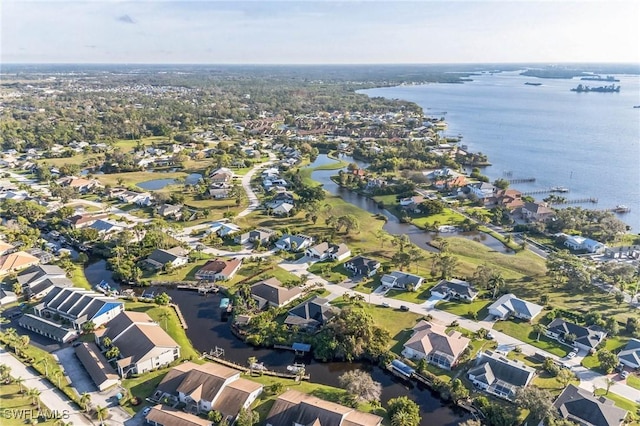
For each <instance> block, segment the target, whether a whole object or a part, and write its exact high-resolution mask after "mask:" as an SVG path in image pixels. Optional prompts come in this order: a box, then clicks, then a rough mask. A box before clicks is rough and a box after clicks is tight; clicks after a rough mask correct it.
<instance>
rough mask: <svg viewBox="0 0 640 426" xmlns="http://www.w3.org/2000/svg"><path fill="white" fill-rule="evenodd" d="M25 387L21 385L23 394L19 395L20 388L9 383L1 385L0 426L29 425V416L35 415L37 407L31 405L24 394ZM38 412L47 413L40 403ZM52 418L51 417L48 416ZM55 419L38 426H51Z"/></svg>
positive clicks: (41, 422)
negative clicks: (0, 425)
mask: <svg viewBox="0 0 640 426" xmlns="http://www.w3.org/2000/svg"><path fill="white" fill-rule="evenodd" d="M26 388H27V387H26V386H25V385H22V390H23V393H20V386H19V385H17V384H15V383H11V384H5V383H3V384H2V386H0V424H2V426H19V425H24V424H25V423H29V420H31V414H32V413H33V414H34V415H37V413H38V406H37V405H31V398H29V397H28V396H26V395H25V394H24V391H25V390H26ZM40 410H41V411H42V412H43V413H47V412H48V410H49V409H48V408H47V407H46V406H45V405H44V404H42V403H40ZM48 417H53V415H51V416H48ZM54 423H55V419H49V418H47V419H46V420H45V421H39V422H38V424H40V425H53V424H54Z"/></svg>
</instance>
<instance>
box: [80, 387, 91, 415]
mask: <svg viewBox="0 0 640 426" xmlns="http://www.w3.org/2000/svg"><path fill="white" fill-rule="evenodd" d="M90 403H91V394H89V393H88V392H82V395H80V404H81V405H82V408H84V411H85V413H86V412H88V411H89V404H90Z"/></svg>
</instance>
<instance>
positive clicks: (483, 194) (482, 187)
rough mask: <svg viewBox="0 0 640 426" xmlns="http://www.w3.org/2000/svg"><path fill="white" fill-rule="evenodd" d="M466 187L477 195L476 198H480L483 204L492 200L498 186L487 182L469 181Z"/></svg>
mask: <svg viewBox="0 0 640 426" xmlns="http://www.w3.org/2000/svg"><path fill="white" fill-rule="evenodd" d="M466 188H467V189H468V190H469V193H470V194H473V195H475V196H476V197H478V200H481V201H482V202H483V203H485V204H487V203H489V202H492V201H493V199H494V197H495V194H496V192H497V191H498V188H496V187H495V186H493V185H492V184H490V183H488V182H475V183H470V184H468V185H467V186H466Z"/></svg>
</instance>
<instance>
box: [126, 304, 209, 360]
mask: <svg viewBox="0 0 640 426" xmlns="http://www.w3.org/2000/svg"><path fill="white" fill-rule="evenodd" d="M125 309H126V310H127V311H134V312H145V313H146V314H147V315H149V316H150V317H151V318H152V319H153V320H154V321H156V322H157V323H158V324H160V326H161V327H162V328H163V329H164V330H165V331H166V332H167V333H168V334H169V336H171V337H172V338H173V340H175V341H176V343H178V344H179V345H180V356H181V358H182V359H196V358H198V357H199V354H198V352H197V351H196V350H195V349H194V348H193V345H192V344H191V341H190V340H189V338H188V337H187V334H186V333H185V331H184V329H183V328H182V327H181V326H180V321H179V320H178V315H177V314H176V312H175V310H174V309H173V308H171V307H169V306H159V305H156V304H155V303H144V302H127V303H126V304H125ZM164 313H167V314H168V317H167V318H166V320H165V319H164V318H163V314H164Z"/></svg>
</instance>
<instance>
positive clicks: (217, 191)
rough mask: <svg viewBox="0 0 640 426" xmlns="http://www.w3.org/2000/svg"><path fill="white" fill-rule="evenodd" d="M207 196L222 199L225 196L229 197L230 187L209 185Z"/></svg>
mask: <svg viewBox="0 0 640 426" xmlns="http://www.w3.org/2000/svg"><path fill="white" fill-rule="evenodd" d="M209 196H210V197H211V198H214V199H216V200H222V199H225V198H229V197H230V196H231V187H230V186H224V187H213V186H212V187H210V188H209Z"/></svg>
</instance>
